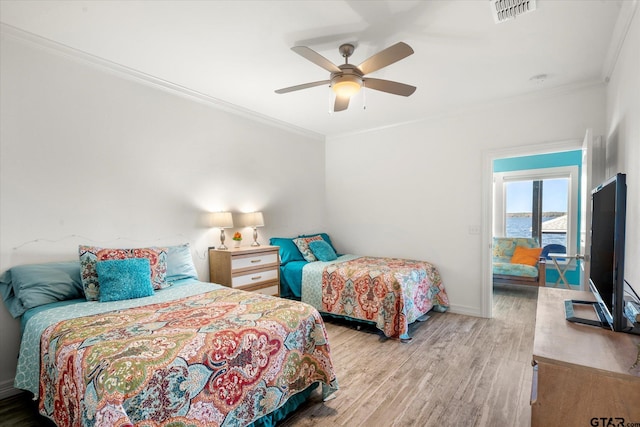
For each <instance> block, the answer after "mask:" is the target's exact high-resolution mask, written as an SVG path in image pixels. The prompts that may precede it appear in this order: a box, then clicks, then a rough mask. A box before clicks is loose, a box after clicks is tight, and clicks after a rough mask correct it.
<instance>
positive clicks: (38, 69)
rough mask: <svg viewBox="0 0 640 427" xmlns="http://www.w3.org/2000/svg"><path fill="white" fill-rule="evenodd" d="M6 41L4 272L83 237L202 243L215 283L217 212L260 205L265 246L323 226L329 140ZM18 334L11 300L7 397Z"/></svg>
mask: <svg viewBox="0 0 640 427" xmlns="http://www.w3.org/2000/svg"><path fill="white" fill-rule="evenodd" d="M1 43H2V44H1V45H0V53H1V59H2V60H1V61H0V66H1V69H0V77H1V79H0V92H1V93H2V97H1V104H0V123H1V130H0V132H1V133H0V239H1V241H0V272H2V271H5V270H6V269H8V268H9V267H11V266H13V265H17V264H23V263H30V262H41V261H54V260H68V259H75V258H77V245H78V244H79V243H89V244H95V245H104V246H111V245H118V246H121V247H122V246H146V245H157V244H177V243H182V242H190V243H191V245H192V246H193V248H194V258H195V261H196V266H197V268H198V272H199V276H200V278H201V279H202V280H208V277H209V274H208V262H207V260H206V258H205V254H206V250H207V247H208V246H214V245H216V244H217V243H218V236H219V232H218V231H216V230H210V229H209V228H208V227H206V226H205V225H204V224H203V222H202V218H203V215H204V214H205V213H206V212H208V211H215V210H221V209H224V210H231V211H235V212H239V211H249V210H262V211H263V212H264V217H265V223H266V226H265V227H264V228H261V229H260V230H259V232H260V235H261V241H262V243H268V237H269V236H274V235H278V236H292V235H295V234H296V233H299V232H306V231H314V230H315V229H317V228H318V227H320V228H322V226H323V225H324V224H325V211H324V167H325V166H324V142H323V141H321V140H320V139H317V138H312V137H311V136H304V135H301V134H300V133H293V132H288V131H286V130H283V129H281V128H278V127H275V126H269V125H267V124H262V123H259V122H258V121H254V120H248V119H246V118H244V117H241V116H239V115H234V114H231V113H228V112H224V111H221V110H219V109H216V108H213V107H212V106H211V105H207V104H205V103H202V102H196V101H194V100H192V99H188V98H187V97H182V96H178V95H176V94H172V93H168V92H167V91H163V90H159V89H158V88H157V87H152V86H151V85H149V84H143V83H142V82H140V81H138V80H136V79H133V78H128V77H127V76H124V75H122V74H121V73H118V72H115V71H110V70H107V69H104V68H100V67H96V66H94V65H90V64H88V63H87V62H85V61H84V60H82V58H74V57H69V56H67V55H63V54H61V53H59V52H58V51H57V50H52V49H50V48H45V47H42V46H38V45H34V44H32V43H31V42H29V41H26V40H22V39H18V38H14V37H13V36H10V35H6V34H2V41H1ZM299 160H302V161H303V164H304V169H303V170H302V171H300V170H298V169H297V167H296V162H295V161H299ZM300 174H303V175H304V179H302V178H300ZM233 231H234V230H229V232H231V233H232V232H233ZM242 231H244V232H245V237H246V239H247V240H248V241H249V242H250V238H251V233H250V230H249V229H245V230H242ZM247 244H248V243H247ZM18 331H19V324H18V322H17V321H15V320H14V319H12V318H11V316H10V315H9V313H8V312H7V310H6V308H5V307H4V305H3V304H0V348H2V352H1V353H0V398H1V397H3V396H5V395H6V394H7V393H10V392H11V391H12V390H11V385H12V383H13V376H14V373H15V365H16V357H17V351H18V348H17V346H18V334H19V332H18Z"/></svg>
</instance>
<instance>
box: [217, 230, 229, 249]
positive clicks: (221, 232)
mask: <svg viewBox="0 0 640 427" xmlns="http://www.w3.org/2000/svg"><path fill="white" fill-rule="evenodd" d="M224 239H225V235H224V228H221V229H220V246H218V248H217V249H220V250H226V249H229V248H228V247H226V246H225V244H224Z"/></svg>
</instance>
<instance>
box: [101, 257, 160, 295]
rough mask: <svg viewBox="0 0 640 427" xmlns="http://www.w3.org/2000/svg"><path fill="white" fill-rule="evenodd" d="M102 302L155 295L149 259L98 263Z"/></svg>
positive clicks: (128, 259)
mask: <svg viewBox="0 0 640 427" xmlns="http://www.w3.org/2000/svg"><path fill="white" fill-rule="evenodd" d="M96 270H97V272H98V281H99V282H100V302H106V301H120V300H125V299H133V298H142V297H148V296H150V295H153V284H152V283H151V264H150V263H149V260H148V259H147V258H126V259H111V260H106V261H98V262H97V263H96Z"/></svg>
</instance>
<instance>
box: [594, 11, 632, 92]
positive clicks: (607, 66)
mask: <svg viewBox="0 0 640 427" xmlns="http://www.w3.org/2000/svg"><path fill="white" fill-rule="evenodd" d="M637 10H638V0H627V1H623V2H622V4H621V5H620V12H619V14H618V19H617V20H616V25H615V26H614V28H613V34H612V35H611V41H610V42H609V49H608V50H607V56H606V57H605V59H604V63H603V64H602V80H603V81H604V82H605V83H608V82H609V80H610V79H611V75H612V74H613V72H614V71H615V69H616V64H617V63H618V57H619V56H620V51H621V50H622V46H624V42H625V40H626V39H627V35H628V34H629V27H631V22H632V21H633V17H634V16H635V14H636V12H637Z"/></svg>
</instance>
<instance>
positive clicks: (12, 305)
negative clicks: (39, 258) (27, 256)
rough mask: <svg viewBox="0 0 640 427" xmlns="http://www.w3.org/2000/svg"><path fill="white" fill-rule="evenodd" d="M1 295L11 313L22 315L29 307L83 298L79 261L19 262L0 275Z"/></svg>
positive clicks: (15, 315)
mask: <svg viewBox="0 0 640 427" xmlns="http://www.w3.org/2000/svg"><path fill="white" fill-rule="evenodd" d="M0 295H2V298H3V300H4V303H5V305H6V306H7V309H8V310H9V313H11V315H12V316H13V317H14V318H15V317H20V316H22V314H23V313H24V312H25V311H27V310H29V309H30V308H34V307H38V306H40V305H44V304H49V303H52V302H56V301H64V300H69V299H74V298H82V297H83V295H84V293H83V289H82V279H81V278H80V262H79V261H67V262H50V263H45V264H27V265H17V266H15V267H12V268H11V269H9V270H7V271H5V272H4V274H3V275H2V276H0Z"/></svg>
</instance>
